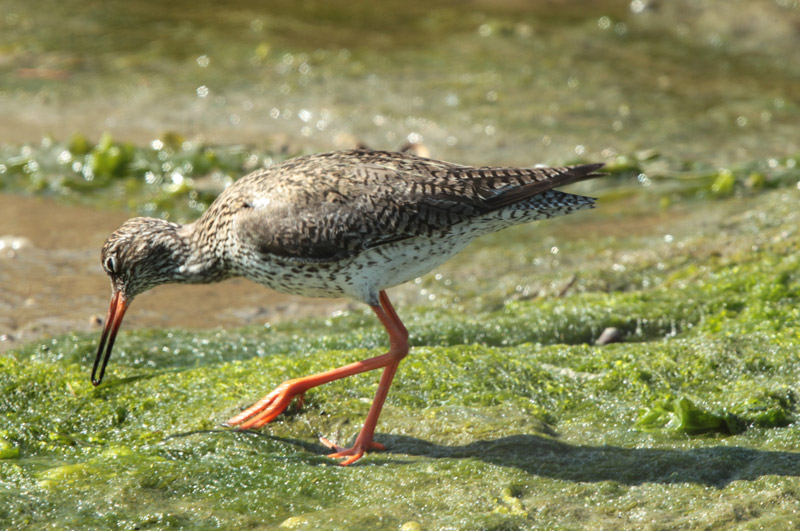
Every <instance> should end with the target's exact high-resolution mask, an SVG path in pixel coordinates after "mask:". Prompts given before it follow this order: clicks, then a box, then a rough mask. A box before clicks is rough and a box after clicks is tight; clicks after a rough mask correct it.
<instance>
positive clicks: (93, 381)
mask: <svg viewBox="0 0 800 531" xmlns="http://www.w3.org/2000/svg"><path fill="white" fill-rule="evenodd" d="M92 385H93V386H95V387H97V386H98V385H100V380H95V379H94V378H92Z"/></svg>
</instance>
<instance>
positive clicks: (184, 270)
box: [175, 222, 230, 284]
mask: <svg viewBox="0 0 800 531" xmlns="http://www.w3.org/2000/svg"><path fill="white" fill-rule="evenodd" d="M176 233H177V235H178V237H180V238H181V239H182V240H183V242H184V245H182V246H181V254H182V256H181V257H180V260H179V261H180V266H179V267H178V270H177V272H176V279H175V281H176V282H179V283H182V284H207V283H209V282H218V281H220V280H224V279H226V278H228V277H229V276H230V275H228V274H226V271H225V267H224V265H223V261H222V257H221V256H218V253H217V252H216V249H215V247H214V246H211V245H209V244H208V242H207V241H206V240H205V239H204V238H203V237H202V231H200V230H198V224H197V223H196V222H195V223H189V224H187V225H180V226H179V227H178V229H177V231H176Z"/></svg>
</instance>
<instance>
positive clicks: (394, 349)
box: [226, 291, 408, 465]
mask: <svg viewBox="0 0 800 531" xmlns="http://www.w3.org/2000/svg"><path fill="white" fill-rule="evenodd" d="M379 301H380V305H376V306H371V308H372V310H373V311H374V312H375V314H376V315H377V316H378V319H380V321H381V323H383V326H384V327H385V328H386V332H388V334H389V351H388V352H387V353H386V354H382V355H380V356H376V357H374V358H370V359H367V360H363V361H358V362H356V363H351V364H349V365H345V366H344V367H339V368H337V369H333V370H330V371H325V372H321V373H318V374H314V375H311V376H306V377H304V378H295V379H293V380H287V381H285V382H283V383H282V384H280V385H279V386H278V387H276V388H275V390H274V391H272V392H271V393H270V394H268V395H267V396H265V397H264V398H262V399H261V400H259V401H258V402H257V403H255V404H254V405H252V406H251V407H249V408H248V409H246V410H245V411H242V412H241V413H239V414H238V415H236V416H235V417H233V418H231V419H230V420H228V422H227V423H226V424H228V425H229V426H236V425H238V427H239V429H240V430H246V429H249V428H258V427H261V426H263V425H265V424H267V423H268V422H270V421H272V420H273V419H274V418H275V417H277V416H278V415H280V414H281V413H283V411H284V410H285V409H286V408H287V407H288V406H289V404H290V403H291V402H292V399H294V397H296V396H299V397H300V400H302V398H303V393H305V392H306V391H307V390H309V389H311V388H312V387H316V386H318V385H322V384H325V383H328V382H332V381H334V380H339V379H341V378H345V377H347V376H352V375H354V374H360V373H362V372H366V371H371V370H373V369H379V368H381V367H383V368H384V370H383V374H382V375H381V381H380V383H379V384H378V391H377V393H375V399H374V400H373V401H372V406H371V407H370V409H369V413H368V414H367V419H366V421H365V422H364V427H363V428H362V429H361V433H359V434H358V437H356V441H355V444H354V445H353V447H352V448H348V449H342V448H339V447H338V446H335V445H334V444H332V443H331V442H330V441H328V440H327V439H324V438H321V439H320V440H321V441H322V443H323V444H325V445H326V446H328V447H330V448H332V449H334V450H336V452H335V453H333V454H331V455H330V456H329V457H347V459H345V460H344V461H342V462H341V463H340V464H341V465H349V464H350V463H353V462H355V461H357V460H358V459H360V458H361V457H362V456H363V455H364V452H366V451H367V450H375V449H379V450H383V449H384V446H383V445H382V444H379V443H376V442H374V441H373V440H372V438H373V436H374V434H375V426H376V425H377V424H378V417H380V414H381V409H382V408H383V403H384V401H385V400H386V396H387V395H388V394H389V387H390V386H391V385H392V379H393V378H394V374H395V372H397V367H398V366H399V364H400V360H402V359H403V358H404V357H405V356H406V354H408V331H407V330H406V327H405V326H403V323H402V322H401V321H400V318H399V317H398V316H397V312H396V311H395V309H394V307H393V306H392V303H391V302H389V297H388V296H387V295H386V292H384V291H381V292H380V296H379Z"/></svg>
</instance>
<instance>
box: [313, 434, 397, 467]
mask: <svg viewBox="0 0 800 531" xmlns="http://www.w3.org/2000/svg"><path fill="white" fill-rule="evenodd" d="M319 442H321V443H322V444H324V445H325V446H326V447H328V448H330V449H331V450H335V452H334V453H332V454H328V457H332V458H334V459H342V458H347V459H345V460H344V461H342V462H340V463H339V464H340V465H341V466H347V465H350V464H353V463H355V462H356V461H358V460H359V459H361V458H362V457H363V456H364V454H365V453H366V452H367V451H368V450H386V446H384V445H382V444H381V443H379V442H375V441H372V440H370V441H361V440H360V438H356V442H355V444H353V447H352V448H342V447H341V446H338V445H336V444H334V443H332V442H331V441H329V440H328V439H326V438H325V437H320V438H319Z"/></svg>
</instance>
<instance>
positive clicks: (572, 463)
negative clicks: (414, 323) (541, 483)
mask: <svg viewBox="0 0 800 531" xmlns="http://www.w3.org/2000/svg"><path fill="white" fill-rule="evenodd" d="M239 433H250V434H254V435H255V434H257V435H258V436H262V437H267V438H268V439H270V440H272V441H280V442H283V443H286V444H290V445H293V446H296V447H299V448H302V449H303V450H304V451H306V452H309V453H314V454H327V453H329V452H330V450H329V449H327V448H325V447H324V446H322V445H321V444H316V443H310V442H308V441H304V440H299V439H295V438H289V437H278V436H273V435H268V434H264V433H257V432H239ZM379 439H380V441H381V442H382V443H384V444H386V446H387V448H388V450H387V452H386V453H388V454H390V455H392V456H398V457H399V456H402V455H406V456H418V457H426V458H430V459H437V460H438V459H451V460H452V459H475V460H479V461H483V462H485V463H489V464H492V465H497V466H503V467H509V468H516V469H519V470H521V471H523V472H526V473H528V474H531V475H535V476H541V477H549V478H552V479H561V480H566V481H576V482H601V481H614V482H618V483H622V484H626V485H638V484H642V483H662V484H675V483H695V484H699V485H706V486H714V487H724V486H726V485H727V484H729V483H731V482H732V481H737V480H754V479H757V478H759V477H762V476H768V475H777V476H788V477H800V453H799V452H785V451H772V450H759V449H753V448H744V447H740V446H721V445H720V446H711V447H704V448H691V449H663V448H623V447H619V446H612V445H603V446H591V445H582V444H571V443H567V442H563V441H559V440H556V439H553V438H550V437H543V436H539V435H511V436H507V437H500V438H498V439H490V440H479V441H474V442H471V443H469V444H465V445H444V444H437V443H433V442H429V441H425V440H422V439H419V438H416V437H410V436H406V435H384V436H381V437H380V438H379ZM386 461H387V460H386V459H382V460H380V461H370V460H361V461H359V462H357V463H355V464H354V465H351V466H370V465H373V464H386ZM391 461H392V462H394V463H397V464H401V465H402V464H411V461H408V460H403V459H391Z"/></svg>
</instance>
